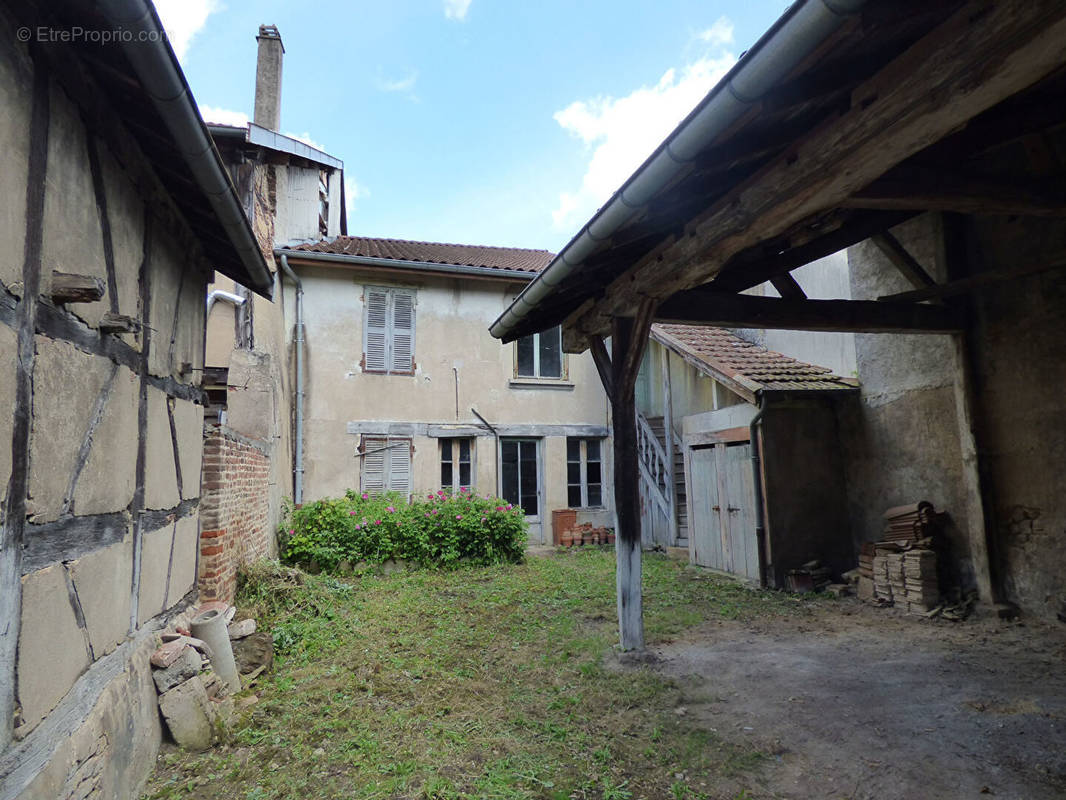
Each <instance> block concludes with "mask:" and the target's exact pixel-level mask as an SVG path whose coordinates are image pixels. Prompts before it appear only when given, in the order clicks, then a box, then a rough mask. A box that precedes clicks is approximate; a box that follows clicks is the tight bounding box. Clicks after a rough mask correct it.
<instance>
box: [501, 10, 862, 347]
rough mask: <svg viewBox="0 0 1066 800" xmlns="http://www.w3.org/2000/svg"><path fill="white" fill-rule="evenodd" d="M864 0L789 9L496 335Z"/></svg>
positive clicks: (528, 291) (505, 333) (510, 311)
mask: <svg viewBox="0 0 1066 800" xmlns="http://www.w3.org/2000/svg"><path fill="white" fill-rule="evenodd" d="M865 2H866V0H805V2H798V3H796V4H794V5H793V6H791V7H790V8H789V9H788V10H787V11H785V13H784V14H783V15H782V16H781V18H780V19H779V20H778V21H777V22H776V23H774V25H773V26H772V27H771V28H770V30H768V31H767V32H766V33H765V34H763V36H762V37H761V38H760V39H759V41H758V42H756V43H755V44H754V45H753V46H752V47H751V49H750V50H748V51H747V53H745V54H744V55H743V56H742V57H741V58H740V60H739V61H737V63H736V64H735V65H734V66H733V68H732V69H731V70H729V72H728V73H726V75H725V77H723V78H722V80H721V81H719V82H718V84H717V85H716V86H715V87H714V88H713V89H711V91H710V92H709V93H708V94H707V96H706V97H705V98H704V99H703V100H702V101H701V102H700V104H699V105H698V106H696V108H695V109H693V111H692V113H690V114H689V115H688V116H687V117H686V118H685V119H684V120H683V121H682V122H681V124H680V125H678V126H677V128H675V129H674V131H673V133H671V134H670V135H669V136H668V137H667V138H666V140H665V141H664V142H663V143H662V144H660V145H659V147H658V148H656V150H655V152H654V153H652V155H651V156H650V157H649V158H648V160H647V161H645V162H644V163H643V164H642V165H641V166H640V167H639V168H638V169H637V171H636V172H635V173H633V175H632V176H630V178H629V179H628V180H627V181H626V182H625V183H624V184H623V185H622V188H621V189H619V190H618V191H617V192H615V193H614V195H612V197H611V199H610V200H609V201H608V202H607V203H606V204H605V205H604V206H603V207H602V208H600V210H599V211H597V212H596V214H595V215H594V216H593V217H592V219H591V220H589V222H588V223H586V224H585V226H584V227H583V228H582V229H581V230H580V231H578V233H577V235H576V236H574V238H573V239H571V240H570V242H569V243H568V244H567V245H566V247H564V248H563V249H562V250H561V251H560V252H559V254H558V255H557V256H556V257H555V258H554V259H553V260H552V262H551V263H550V264H549V265H548V266H547V267H546V268H545V269H544V270H542V271H541V272H540V274H539V275H538V276H537V278H536V280H534V281H533V282H532V283H530V284H529V285H528V286H527V287H526V288H525V289H524V290H523V291H522V293H521V294H519V295H518V297H516V298H515V300H514V302H513V303H511V305H510V306H509V307H508V308H507V309H506V310H505V311H504V312H503V314H501V315H500V317H499V318H498V319H497V320H496V321H495V322H493V323H492V325H491V326H490V327H489V332H490V333H491V334H492V335H493V336H495V337H496V338H497V339H503V340H504V341H509V340H510V339H512V338H514V337H513V335H512V331H513V329H514V328H515V327H516V326H517V325H518V324H519V322H521V321H522V320H523V319H524V318H525V317H526V316H527V315H528V314H529V312H530V311H532V310H533V309H534V308H536V307H537V306H538V305H539V304H540V303H541V302H542V301H544V300H545V298H547V297H549V296H550V295H551V294H553V292H554V291H555V289H556V288H557V287H558V286H559V285H560V283H562V281H563V280H565V279H566V278H567V277H568V276H569V275H571V274H572V273H573V272H574V271H575V270H576V269H578V268H579V267H580V266H581V265H582V264H583V263H584V261H585V259H586V258H588V256H589V255H591V254H592V253H593V252H594V251H595V250H596V247H597V245H598V244H599V243H600V242H602V241H604V240H606V239H608V238H609V237H610V236H611V235H612V234H613V233H614V232H615V231H617V230H618V229H619V228H620V227H621V226H622V225H623V223H625V222H626V221H627V220H628V219H629V218H630V217H632V216H633V215H634V214H636V213H637V212H638V211H640V210H641V209H643V208H644V206H645V205H647V203H648V202H649V201H650V200H651V199H652V198H653V197H654V196H655V194H656V193H657V192H658V191H659V190H660V189H662V188H663V187H664V186H665V185H666V184H667V183H669V182H670V181H671V180H672V179H673V178H674V177H675V176H676V175H677V174H678V173H679V172H680V171H681V169H682V168H683V167H684V166H685V165H686V164H687V163H689V162H691V161H692V160H694V159H695V158H696V156H698V155H699V154H700V152H701V151H702V150H703V149H704V148H705V147H706V146H707V145H709V144H710V143H712V142H713V141H714V140H715V139H717V138H718V137H719V136H721V135H722V134H723V133H724V132H725V131H727V130H728V129H729V128H730V127H731V126H732V125H733V124H734V123H736V122H737V120H739V119H740V118H741V117H742V116H743V115H744V114H746V113H748V111H749V110H750V109H751V108H752V107H753V106H754V105H755V104H756V103H758V102H759V100H760V99H761V98H762V96H763V95H764V94H766V92H768V91H769V90H770V89H772V88H773V87H774V86H776V85H777V83H778V82H779V81H780V80H781V79H782V78H784V77H785V76H786V75H788V73H789V72H791V71H792V70H793V69H795V67H796V66H797V65H798V64H799V63H800V62H801V61H802V60H803V59H805V58H806V57H807V56H809V55H810V54H811V53H812V52H814V50H815V49H817V48H818V47H819V46H820V45H821V44H822V43H823V42H824V41H825V40H826V39H827V38H828V37H829V36H830V35H831V34H832V33H833V32H835V31H836V30H837V29H838V28H839V27H840V26H841V25H842V24H844V22H845V21H847V18H848V17H849V16H850V15H852V14H854V13H856V12H857V11H859V9H861V8H862V6H863V5H864V4H865Z"/></svg>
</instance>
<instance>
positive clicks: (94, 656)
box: [0, 9, 207, 800]
mask: <svg viewBox="0 0 1066 800" xmlns="http://www.w3.org/2000/svg"><path fill="white" fill-rule="evenodd" d="M63 77H64V76H63V75H61V74H57V75H49V74H48V73H47V72H46V71H45V69H44V67H42V66H41V65H40V64H39V63H35V62H34V61H33V60H32V59H31V58H30V57H29V54H28V52H27V50H26V49H25V48H24V47H23V46H21V45H19V44H17V40H16V37H15V33H14V28H13V27H12V25H11V23H10V21H9V20H8V18H7V17H6V11H4V10H2V9H0V137H2V140H3V141H4V143H5V146H4V148H2V149H0V176H2V177H0V181H3V189H4V192H5V196H6V197H7V202H5V203H3V204H2V205H3V209H2V211H0V236H2V237H3V239H4V243H5V246H4V247H3V248H0V249H2V250H3V256H2V257H0V402H4V403H5V408H7V409H12V410H13V413H12V414H3V415H0V437H3V442H4V443H3V446H0V487H3V489H0V491H4V492H7V491H8V490H10V494H9V495H7V496H5V497H4V498H3V501H4V502H3V508H2V521H3V522H2V525H3V527H2V536H0V798H5V800H6V798H12V797H16V796H21V797H26V798H36V797H40V798H48V799H49V800H55V798H64V799H65V798H67V797H79V798H81V797H87V796H100V797H132V796H136V794H137V786H138V785H139V784H140V782H141V781H142V780H143V779H144V778H145V777H146V775H147V772H148V770H150V769H151V766H152V760H153V758H154V754H155V752H156V749H157V748H158V744H159V739H160V730H159V724H158V719H157V711H156V707H155V697H154V691H152V681H151V677H150V674H149V672H150V670H149V667H148V662H147V652H150V650H151V649H152V647H153V636H154V632H155V631H156V629H157V628H158V627H159V626H160V625H162V624H163V623H164V622H165V621H166V620H167V619H169V618H170V617H172V616H173V615H175V614H177V613H179V612H180V611H181V609H182V608H183V607H184V605H185V604H186V603H187V602H188V600H189V598H190V593H192V592H193V591H194V589H195V577H196V576H195V565H196V537H197V519H198V502H199V489H200V448H201V428H202V419H203V408H202V398H201V392H200V390H199V388H198V385H197V384H198V383H199V375H200V372H199V368H200V367H202V348H203V324H204V319H203V308H204V306H203V297H204V287H205V285H206V279H207V270H206V268H205V265H202V264H197V263H196V262H195V260H194V259H193V257H191V256H190V253H194V252H195V243H194V242H193V240H192V239H191V237H190V235H189V232H188V230H187V229H185V228H184V226H183V223H181V222H180V221H179V219H180V218H179V216H178V215H177V213H176V211H175V210H174V209H173V208H170V207H168V206H167V204H166V203H165V202H160V200H159V199H158V198H159V194H158V193H161V192H162V189H161V187H159V186H158V184H154V183H153V181H154V180H155V177H154V175H153V174H152V173H151V171H150V168H149V167H148V166H147V165H146V164H144V163H143V162H140V161H137V160H131V158H130V154H131V153H132V152H135V149H134V148H133V147H131V143H130V141H129V139H128V138H127V135H126V134H125V132H123V131H122V130H121V129H119V128H117V126H111V127H108V128H107V129H105V130H87V129H86V128H85V126H84V123H83V120H84V119H94V118H96V117H97V116H99V118H102V119H105V120H108V119H113V118H114V113H113V111H111V110H109V109H108V108H107V107H106V105H104V103H105V101H102V100H99V99H94V98H93V97H92V94H91V93H88V94H86V93H76V94H75V95H69V94H68V93H67V92H66V91H65V90H64V88H62V80H63ZM79 103H85V104H94V105H93V107H92V108H91V109H90V110H89V113H83V109H82V108H80V107H79V105H78V104H79ZM98 103H99V105H97V104H98ZM115 152H122V153H123V154H124V160H123V161H122V162H121V163H120V161H119V159H118V158H117V157H116V156H114V155H113V153H115ZM138 187H144V190H146V191H148V190H152V189H153V188H154V189H155V190H156V192H157V194H156V199H154V200H153V202H152V203H151V204H147V203H146V202H145V201H144V199H143V197H142V196H141V194H140V191H141V190H140V189H139V188H138ZM105 244H109V245H110V247H105ZM109 251H110V255H109ZM52 270H60V271H65V272H72V273H78V274H87V275H94V276H96V277H99V278H100V279H101V280H102V281H103V282H104V285H105V286H109V287H113V290H108V291H106V292H105V294H104V296H103V298H102V299H101V300H100V301H98V302H94V303H86V304H70V305H68V306H66V307H63V306H59V307H57V306H55V305H53V304H52V303H51V301H50V300H49V299H48V295H49V284H50V276H51V273H52ZM106 311H112V312H116V313H120V314H125V315H128V316H130V317H132V318H134V319H137V320H139V322H140V323H141V325H142V329H141V332H140V333H139V334H123V335H121V336H120V335H115V334H101V333H100V332H99V331H98V330H97V325H98V323H99V320H100V317H101V315H102V314H103V313H104V312H106ZM183 364H188V365H189V366H191V367H192V370H191V371H183V370H182V365H183Z"/></svg>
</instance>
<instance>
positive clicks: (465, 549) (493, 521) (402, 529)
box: [279, 490, 527, 570]
mask: <svg viewBox="0 0 1066 800" xmlns="http://www.w3.org/2000/svg"><path fill="white" fill-rule="evenodd" d="M288 516H289V520H288V522H286V523H285V524H284V525H283V526H282V529H281V531H280V536H279V538H280V541H281V555H282V558H284V559H285V560H286V561H290V562H303V563H310V562H312V561H314V562H315V563H317V564H318V566H320V567H321V568H323V569H326V570H332V569H334V568H335V567H336V566H337V565H338V564H340V562H341V561H345V560H347V561H348V562H350V563H351V564H356V563H359V562H361V561H365V562H367V563H371V564H380V563H382V562H384V561H388V560H389V559H397V560H399V559H402V560H405V561H413V562H415V563H417V564H420V565H422V566H450V565H453V564H457V563H459V562H464V561H465V562H470V563H474V564H494V563H498V562H501V561H511V562H518V561H521V560H522V556H523V554H524V553H525V546H526V535H527V532H526V521H525V517H524V516H523V514H522V509H521V508H517V507H515V506H512V505H511V504H510V503H508V502H507V501H506V500H500V499H499V498H490V497H488V496H481V495H476V494H473V493H471V492H468V491H466V490H463V491H461V492H460V493H459V494H456V495H454V496H453V495H450V494H448V493H446V492H443V491H440V492H435V493H433V494H428V495H425V496H423V497H416V498H413V499H412V500H411V501H410V502H407V501H406V500H405V499H404V498H403V496H402V495H397V494H386V495H382V496H380V497H371V496H369V495H367V494H359V493H358V492H355V491H348V492H347V493H346V494H345V495H344V497H338V498H330V499H326V500H318V501H316V502H314V503H307V504H305V505H304V506H303V507H302V508H298V509H293V510H292V511H291V512H290V514H289V515H288Z"/></svg>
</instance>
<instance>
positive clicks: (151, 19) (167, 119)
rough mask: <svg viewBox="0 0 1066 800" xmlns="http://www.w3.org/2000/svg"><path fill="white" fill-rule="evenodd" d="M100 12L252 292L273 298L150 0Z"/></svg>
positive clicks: (114, 2) (107, 4)
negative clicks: (117, 33)
mask: <svg viewBox="0 0 1066 800" xmlns="http://www.w3.org/2000/svg"><path fill="white" fill-rule="evenodd" d="M99 8H100V10H101V12H102V13H103V14H104V16H105V17H106V18H107V20H108V22H109V23H110V24H111V25H112V26H113V27H114V28H116V29H121V30H123V31H128V32H129V34H130V35H129V36H128V37H127V36H124V37H122V38H121V40H120V41H121V43H120V44H119V45H118V46H120V47H122V51H123V53H124V54H125V56H126V58H127V59H128V60H129V63H130V65H131V66H132V67H133V71H134V73H135V74H136V76H137V79H138V80H139V81H140V83H141V85H142V86H143V87H144V91H145V92H146V93H147V94H148V96H149V97H151V98H152V102H153V103H154V105H155V108H156V111H157V112H158V113H159V116H160V117H161V118H162V120H163V123H164V124H165V125H166V127H167V130H168V131H169V132H170V135H171V137H172V138H173V139H174V143H175V145H176V147H175V149H176V151H177V152H178V153H179V154H180V156H181V157H182V158H183V159H184V160H185V163H186V164H187V165H188V167H189V171H190V172H191V173H192V175H193V178H194V179H195V180H196V184H197V186H199V188H200V190H201V191H202V192H203V193H204V194H205V195H206V196H207V200H208V202H209V203H210V204H211V208H212V210H213V211H214V212H215V216H217V217H218V220H219V222H220V223H221V224H222V227H223V229H224V230H225V232H226V236H227V238H228V239H229V240H230V242H231V243H232V245H233V247H234V249H235V250H236V252H237V255H238V257H239V259H240V261H241V264H242V265H243V266H244V268H245V270H246V271H247V273H248V276H249V277H250V278H251V279H252V285H251V287H250V288H252V289H254V290H255V291H256V292H258V293H259V294H261V295H263V296H264V297H268V298H269V297H271V296H272V294H273V290H274V280H273V278H272V276H271V274H270V270H269V268H268V267H267V265H266V261H265V260H264V259H263V254H262V252H261V251H260V250H259V245H258V244H257V243H256V240H255V235H254V234H253V233H252V226H251V223H250V222H249V221H248V218H247V217H246V216H245V215H244V208H243V206H242V205H241V202H240V199H239V198H238V197H237V191H236V189H234V188H233V183H232V182H231V181H230V179H229V174H228V173H227V172H226V169H225V167H224V166H223V165H222V160H221V159H220V158H219V156H218V151H217V150H215V146H214V143H213V142H212V140H211V137H210V136H209V135H208V133H207V128H206V127H205V125H204V122H203V120H202V119H201V118H200V112H199V110H198V109H197V106H196V101H195V100H194V99H193V96H192V92H191V91H190V90H189V85H188V83H187V82H186V81H185V75H184V73H183V72H182V71H181V67H180V66H179V65H178V62H177V59H176V58H175V56H174V52H173V50H171V48H170V44H169V43H168V41H167V36H166V32H165V31H164V30H163V26H162V24H161V23H160V22H159V17H158V16H157V15H156V12H155V8H154V7H153V6H152V4H151V2H148V0H99Z"/></svg>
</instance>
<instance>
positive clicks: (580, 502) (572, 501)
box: [566, 436, 603, 508]
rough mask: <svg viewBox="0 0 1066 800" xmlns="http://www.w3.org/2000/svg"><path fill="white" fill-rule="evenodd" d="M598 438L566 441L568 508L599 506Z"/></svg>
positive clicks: (600, 479)
mask: <svg viewBox="0 0 1066 800" xmlns="http://www.w3.org/2000/svg"><path fill="white" fill-rule="evenodd" d="M601 450H602V444H601V440H600V439H577V438H574V437H572V436H568V437H567V439H566V502H567V505H569V506H570V507H571V508H594V507H597V506H602V505H603V460H602V457H601Z"/></svg>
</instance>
